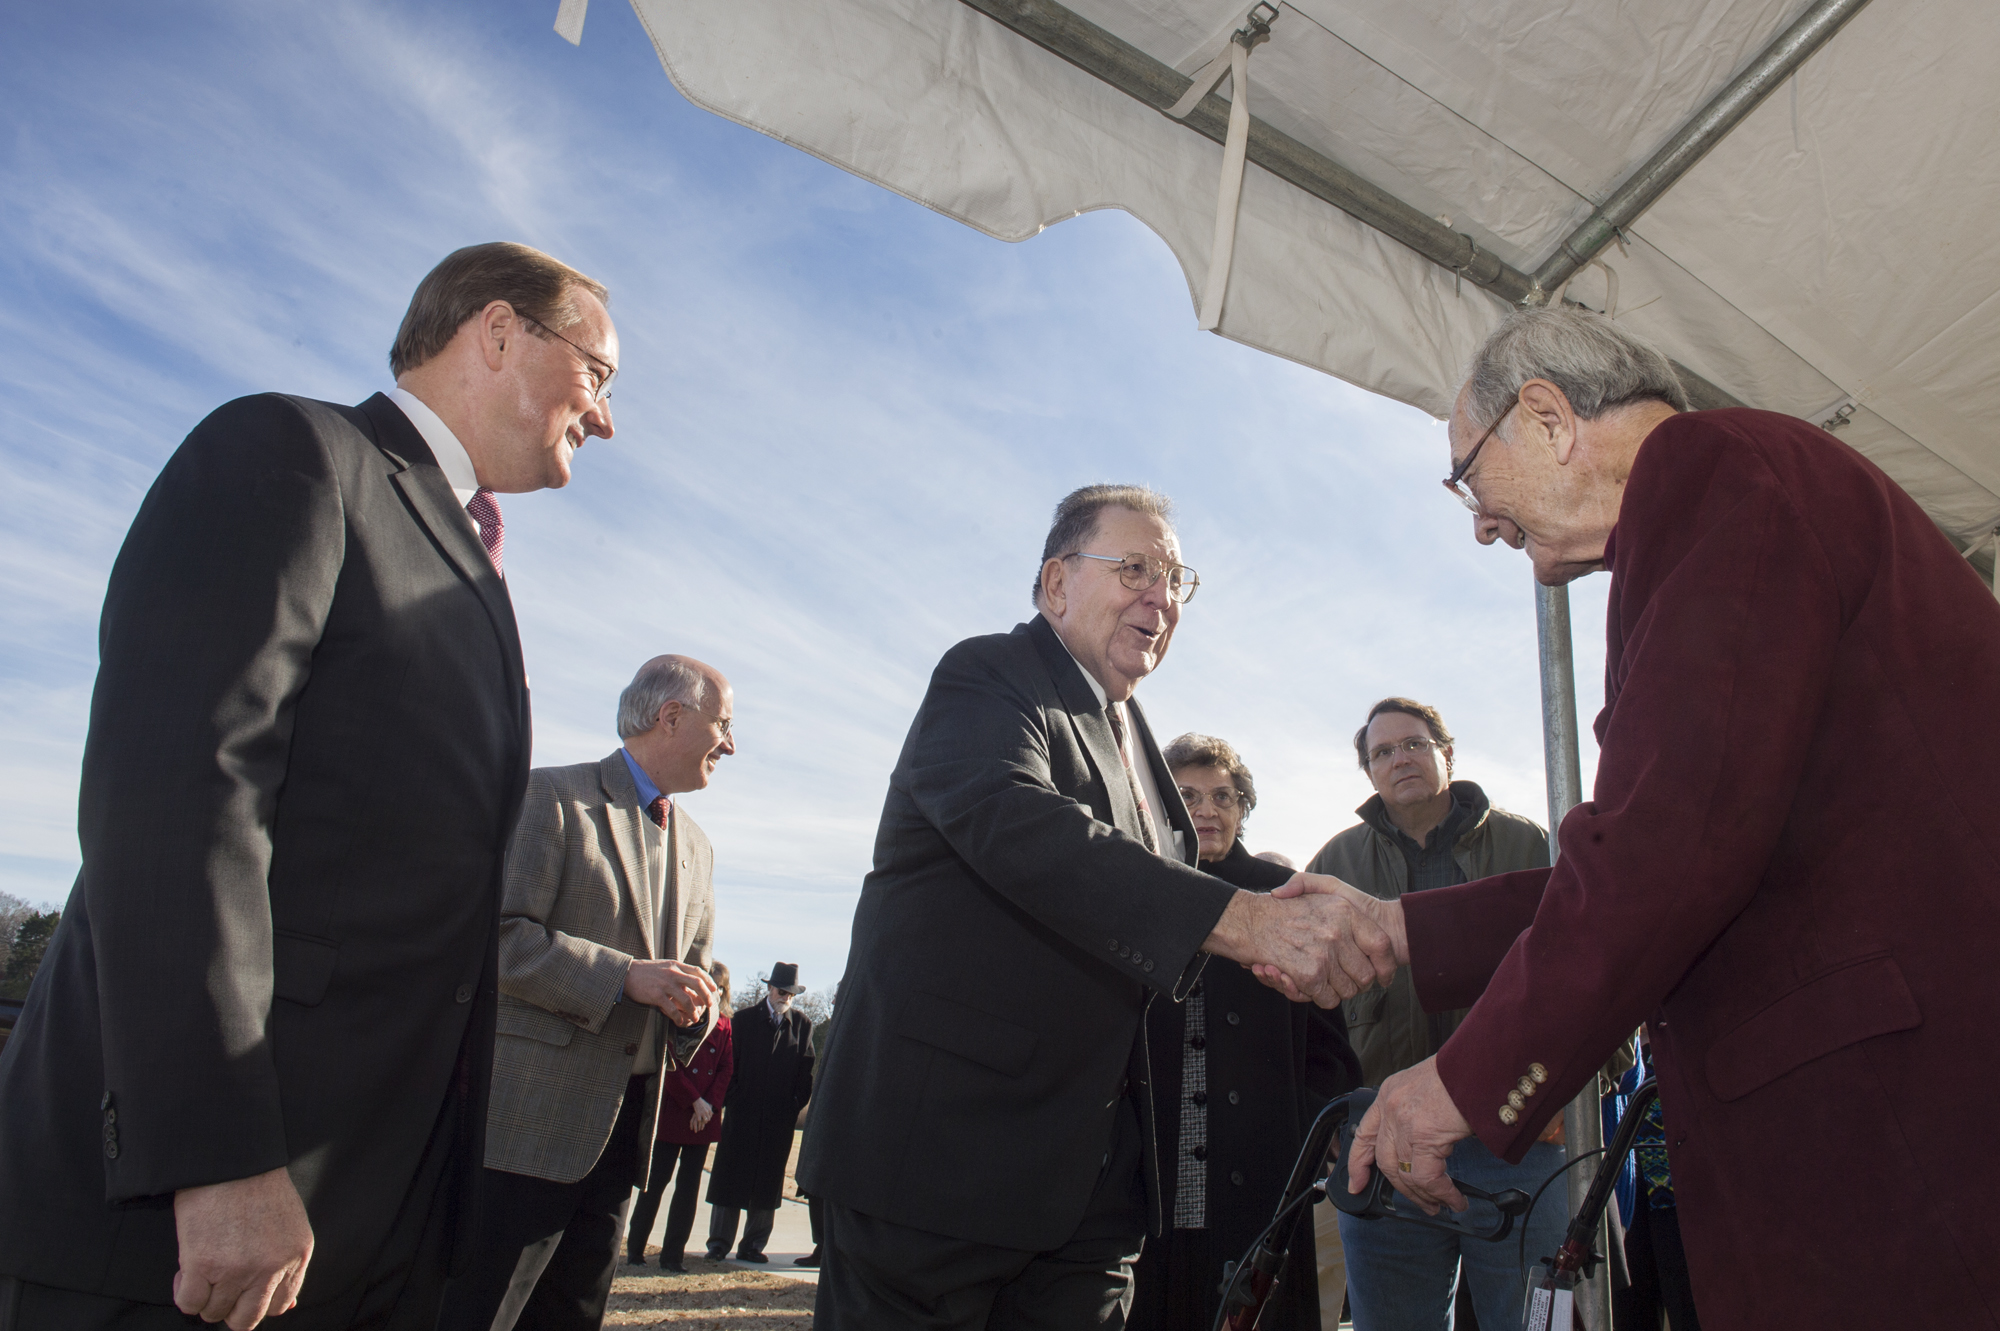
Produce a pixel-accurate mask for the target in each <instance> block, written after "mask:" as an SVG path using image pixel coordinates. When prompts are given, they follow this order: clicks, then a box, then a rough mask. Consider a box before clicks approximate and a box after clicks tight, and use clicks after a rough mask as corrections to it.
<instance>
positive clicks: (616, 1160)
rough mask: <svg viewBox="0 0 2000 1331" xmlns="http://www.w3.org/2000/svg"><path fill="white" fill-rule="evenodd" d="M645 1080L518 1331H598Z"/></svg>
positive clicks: (632, 1092)
mask: <svg viewBox="0 0 2000 1331" xmlns="http://www.w3.org/2000/svg"><path fill="white" fill-rule="evenodd" d="M644 1089H645V1079H644V1078H640V1077H634V1078H633V1079H632V1081H631V1083H630V1085H629V1086H628V1088H627V1090H626V1094H625V1102H624V1104H623V1105H621V1106H620V1107H619V1111H618V1119H617V1121H616V1122H615V1123H614V1124H613V1125H612V1128H611V1137H610V1140H609V1141H607V1142H606V1143H605V1146H604V1153H603V1154H602V1155H601V1156H599V1157H598V1160H597V1164H596V1165H595V1166H593V1167H592V1168H591V1171H590V1172H589V1173H588V1174H586V1175H584V1176H583V1181H582V1182H581V1183H579V1184H578V1185H577V1194H576V1198H575V1202H574V1204H573V1205H572V1207H571V1210H570V1216H569V1223H568V1224H566V1225H565V1226H564V1227H563V1233H562V1237H561V1238H560V1239H559V1240H558V1241H557V1243H556V1245H555V1250H554V1251H553V1252H551V1253H550V1254H549V1258H548V1262H547V1264H546V1265H545V1266H544V1267H543V1269H542V1273H541V1276H540V1278H539V1279H537V1280H536V1282H535V1285H534V1290H533V1292H532V1293H531V1294H530V1295H529V1296H528V1300H527V1302H526V1304H525V1305H524V1306H523V1307H522V1309H521V1315H520V1317H519V1318H518V1319H516V1321H515V1322H514V1326H515V1328H516V1331H598V1328H599V1327H600V1326H602V1325H603V1323H604V1307H605V1304H606V1302H607V1301H608V1300H609V1299H610V1296H611V1280H612V1277H613V1276H615V1275H616V1274H617V1271H618V1236H619V1235H620V1234H621V1233H622V1232H623V1231H624V1228H625V1211H626V1207H627V1206H628V1205H629V1204H630V1203H631V1200H632V1179H633V1176H634V1175H635V1174H637V1173H638V1168H639V1127H640V1122H641V1119H642V1117H643V1114H642V1112H641V1111H642V1107H643V1103H644V1099H645V1094H644Z"/></svg>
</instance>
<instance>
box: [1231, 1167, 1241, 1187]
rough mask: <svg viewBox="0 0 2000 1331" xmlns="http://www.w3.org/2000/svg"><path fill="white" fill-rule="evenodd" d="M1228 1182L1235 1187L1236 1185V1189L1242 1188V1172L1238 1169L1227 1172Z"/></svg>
mask: <svg viewBox="0 0 2000 1331" xmlns="http://www.w3.org/2000/svg"><path fill="white" fill-rule="evenodd" d="M1229 1181H1230V1182H1231V1183H1234V1184H1235V1185H1236V1186H1237V1187H1239V1188H1240V1187H1242V1186H1243V1171H1242V1170H1240V1169H1232V1170H1230V1171H1229Z"/></svg>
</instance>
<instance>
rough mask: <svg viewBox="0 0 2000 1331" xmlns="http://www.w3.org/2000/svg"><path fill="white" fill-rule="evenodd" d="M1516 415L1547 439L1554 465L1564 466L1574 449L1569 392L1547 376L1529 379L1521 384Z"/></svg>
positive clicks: (1574, 437)
mask: <svg viewBox="0 0 2000 1331" xmlns="http://www.w3.org/2000/svg"><path fill="white" fill-rule="evenodd" d="M1519 414H1520V415H1521V416H1522V417H1524V418H1526V419H1527V420H1528V421H1531V422H1533V428H1534V429H1535V431H1536V432H1537V433H1538V434H1540V435H1542V436H1545V437H1546V438H1547V440H1548V445H1547V446H1548V448H1549V450H1550V451H1551V452H1553V453H1554V454H1555V456H1556V465H1557V466H1559V467H1567V466H1568V465H1569V460H1570V456H1571V454H1572V453H1574V452H1575V450H1576V409H1575V408H1573V407H1571V406H1570V404H1569V397H1568V395H1566V394H1565V393H1564V392H1563V391H1562V389H1560V388H1557V387H1556V386H1555V385H1554V384H1552V383H1550V382H1549V381H1548V380H1546V379H1530V380H1528V382H1527V383H1525V384H1522V385H1521V406H1520V409H1519Z"/></svg>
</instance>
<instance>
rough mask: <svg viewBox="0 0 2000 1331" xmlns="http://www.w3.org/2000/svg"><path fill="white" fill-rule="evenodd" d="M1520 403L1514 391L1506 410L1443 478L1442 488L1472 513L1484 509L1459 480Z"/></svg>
mask: <svg viewBox="0 0 2000 1331" xmlns="http://www.w3.org/2000/svg"><path fill="white" fill-rule="evenodd" d="M1520 405H1521V395H1520V393H1518V392H1516V393H1515V394H1514V400H1513V401H1512V402H1509V403H1508V404H1507V411H1503V412H1501V413H1500V414H1499V415H1498V416H1495V417H1494V418H1493V424H1491V425H1489V426H1487V427H1486V433H1485V434H1482V435H1480V436H1479V442H1478V443H1476V444H1474V445H1473V446H1472V451H1471V452H1470V453H1467V454H1466V455H1465V461H1463V462H1461V463H1459V464H1458V465H1457V466H1456V467H1453V468H1452V469H1451V475H1449V476H1447V477H1445V478H1444V488H1445V489H1447V490H1449V491H1451V492H1452V493H1453V494H1455V495H1457V496H1458V502H1459V503H1461V504H1464V505H1465V506H1466V507H1467V508H1469V509H1471V510H1472V511H1473V512H1474V513H1483V512H1484V511H1485V510H1483V509H1481V508H1480V507H1479V501H1478V500H1477V499H1474V498H1473V497H1472V495H1471V494H1470V493H1469V492H1468V491H1467V490H1466V488H1465V487H1464V486H1462V485H1460V484H1459V482H1460V481H1462V480H1464V479H1465V473H1467V472H1468V471H1471V470H1472V460H1473V459H1474V458H1476V457H1478V456H1479V450H1480V449H1482V448H1484V447H1486V441H1487V440H1488V439H1491V438H1492V437H1493V432H1494V431H1495V430H1497V429H1499V428H1500V422H1501V421H1504V420H1506V419H1507V412H1509V411H1512V410H1513V409H1514V408H1516V407H1518V406H1520Z"/></svg>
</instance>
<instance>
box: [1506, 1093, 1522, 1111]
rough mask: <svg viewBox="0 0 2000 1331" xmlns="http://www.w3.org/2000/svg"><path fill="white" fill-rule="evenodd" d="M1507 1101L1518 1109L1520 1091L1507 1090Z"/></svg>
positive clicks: (1520, 1101)
mask: <svg viewBox="0 0 2000 1331" xmlns="http://www.w3.org/2000/svg"><path fill="white" fill-rule="evenodd" d="M1507 1103H1508V1104H1510V1105H1512V1106H1514V1108H1516V1109H1519V1108H1520V1107H1521V1104H1522V1100H1521V1093H1520V1092H1519V1091H1509V1092H1507Z"/></svg>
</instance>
